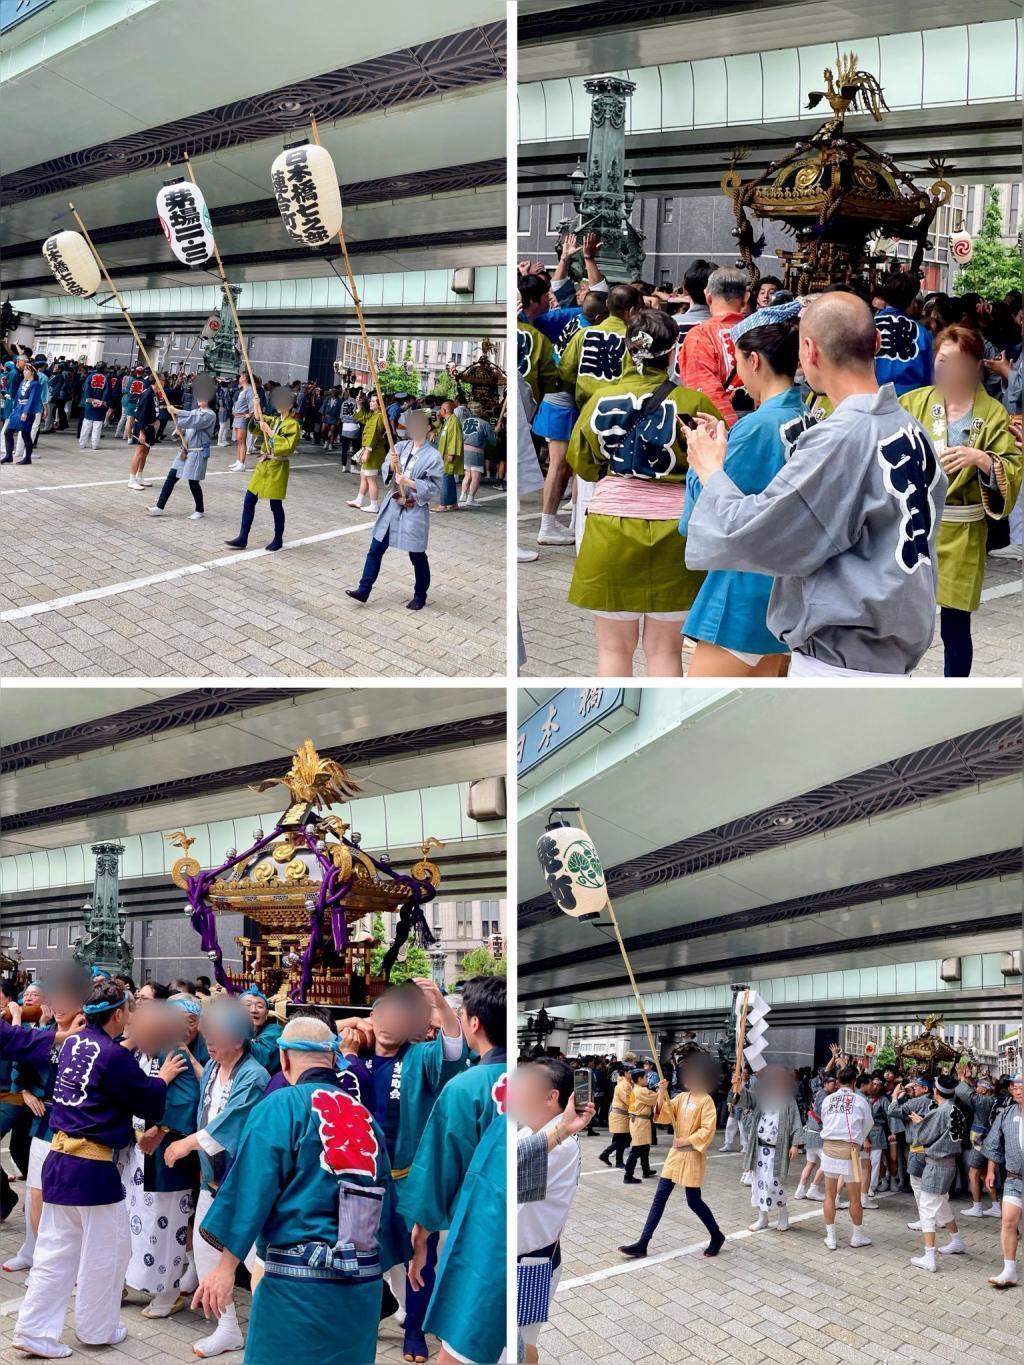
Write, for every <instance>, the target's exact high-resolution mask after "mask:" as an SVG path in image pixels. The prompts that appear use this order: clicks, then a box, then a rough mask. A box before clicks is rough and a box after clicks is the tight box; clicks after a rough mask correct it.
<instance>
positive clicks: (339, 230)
mask: <svg viewBox="0 0 1024 1365" xmlns="http://www.w3.org/2000/svg"><path fill="white" fill-rule="evenodd" d="M309 123H310V129H311V131H312V135H313V143H314V145H315V146H316V148H317V149H318V150H317V154H316V155H315V156H313V155H311V152H312V148H311V147H310V145H309V143H299V144H297V145H295V146H292V147H286V148H285V149H284V151H283V152H282V153H281V155H280V156H279V157H277V159H276V160H275V162H274V164H273V166H272V167H271V182H272V184H273V188H274V194H275V196H276V198H277V207H278V210H279V211H280V214H281V217H282V219H283V220H284V225H285V227H286V228H287V229H288V231H289V232H290V233H291V235H292V236H293V237H295V238H296V239H297V240H298V241H300V242H303V243H304V244H305V245H306V246H312V247H321V246H324V245H325V244H326V242H327V241H328V239H329V238H331V237H333V236H335V234H336V235H337V238H338V243H339V245H340V247H341V254H342V258H343V260H344V262H345V273H346V275H347V276H348V292H349V294H350V296H351V298H352V302H353V304H354V305H355V310H356V320H357V322H358V324H359V333H360V336H361V337H362V339H363V352H364V354H365V356H366V368H367V370H368V371H369V373H370V378H371V379H372V380H373V389H374V393H375V394H376V395H377V403H378V405H379V407H380V415H381V421H382V423H383V425H384V435H385V437H386V438H387V443H388V450H389V452H390V460H391V468H392V471H393V472H394V473H397V472H398V456H397V455H396V453H395V438H394V435H393V433H392V431H391V423H390V422H389V421H388V413H387V405H386V403H385V402H384V395H383V393H382V392H381V387H380V380H379V378H378V376H377V366H376V364H375V363H374V359H373V352H372V350H371V348H370V337H369V334H368V332H367V330H366V319H365V318H364V317H363V305H362V300H361V299H360V297H359V290H358V289H357V288H356V279H355V275H353V273H352V262H351V261H350V260H349V255H348V245H347V243H346V241H345V231H344V228H343V226H342V207H341V187H340V185H339V184H338V176H337V172H336V171H335V169H334V163H333V161H332V160H331V154H330V152H328V151H327V148H326V147H324V145H323V144H322V143H321V141H320V132H319V129H318V128H317V126H316V119H315V118H313V117H312V116H310V120H309Z"/></svg>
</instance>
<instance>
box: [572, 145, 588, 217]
mask: <svg viewBox="0 0 1024 1365" xmlns="http://www.w3.org/2000/svg"><path fill="white" fill-rule="evenodd" d="M569 185H570V187H571V189H572V202H573V203H574V204H575V205H576V208H577V210H578V209H579V207H580V205H581V204H582V202H583V191H584V190H585V189H586V187H587V174H586V171H584V169H583V160H582V158H581V157H577V158H576V169H575V170H574V171H573V173H572V175H570V177H569Z"/></svg>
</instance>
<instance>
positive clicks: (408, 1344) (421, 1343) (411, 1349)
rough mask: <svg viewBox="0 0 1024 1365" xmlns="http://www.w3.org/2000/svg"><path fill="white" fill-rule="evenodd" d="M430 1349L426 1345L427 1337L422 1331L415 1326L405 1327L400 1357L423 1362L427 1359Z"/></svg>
mask: <svg viewBox="0 0 1024 1365" xmlns="http://www.w3.org/2000/svg"><path fill="white" fill-rule="evenodd" d="M429 1355H430V1351H429V1349H428V1347H427V1339H426V1337H425V1336H424V1335H423V1333H422V1331H420V1330H419V1329H418V1328H415V1327H408V1326H407V1327H406V1329H405V1340H404V1341H403V1342H402V1359H403V1360H410V1361H417V1362H423V1361H425V1360H427V1358H428V1357H429Z"/></svg>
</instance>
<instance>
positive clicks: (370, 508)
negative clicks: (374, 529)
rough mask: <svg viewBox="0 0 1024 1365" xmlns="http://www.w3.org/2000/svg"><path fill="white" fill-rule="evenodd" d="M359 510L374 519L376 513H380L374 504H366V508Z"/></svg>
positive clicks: (377, 506) (378, 507)
mask: <svg viewBox="0 0 1024 1365" xmlns="http://www.w3.org/2000/svg"><path fill="white" fill-rule="evenodd" d="M360 510H361V511H363V512H369V513H370V515H371V516H374V517H375V516H376V515H377V513H378V512H379V511H380V506H379V505H378V504H377V503H375V502H368V503H367V504H366V506H365V507H363V508H361V509H360Z"/></svg>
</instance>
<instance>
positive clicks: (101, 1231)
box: [14, 1200, 131, 1346]
mask: <svg viewBox="0 0 1024 1365" xmlns="http://www.w3.org/2000/svg"><path fill="white" fill-rule="evenodd" d="M130 1255H131V1233H130V1232H129V1231H128V1211H127V1209H126V1208H125V1205H124V1201H123V1200H122V1201H120V1202H118V1203H117V1204H94V1205H92V1206H91V1207H85V1208H80V1207H77V1206H70V1205H65V1204H44V1205H43V1216H42V1218H41V1219H40V1222H39V1237H38V1239H37V1241H36V1251H35V1259H34V1261H33V1263H32V1269H31V1270H30V1271H29V1276H28V1288H27V1290H26V1293H25V1299H24V1302H23V1303H22V1305H21V1311H20V1312H19V1313H18V1321H17V1324H16V1326H15V1328H14V1342H15V1344H24V1345H31V1344H32V1341H33V1340H36V1341H39V1340H43V1341H47V1342H50V1343H53V1342H58V1341H60V1334H61V1332H62V1331H63V1330H64V1314H65V1313H66V1312H67V1307H68V1301H69V1300H70V1298H71V1292H72V1290H73V1289H74V1287H75V1280H76V1279H77V1280H78V1288H79V1292H78V1293H77V1294H76V1295H75V1335H76V1336H77V1337H78V1339H79V1341H81V1342H83V1343H84V1344H85V1345H87V1346H103V1345H106V1343H107V1342H109V1341H111V1340H112V1338H113V1337H114V1334H115V1333H116V1331H117V1328H118V1324H119V1323H120V1313H121V1290H122V1289H123V1288H124V1272H125V1269H126V1268H127V1265H128V1258H129V1256H130Z"/></svg>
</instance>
